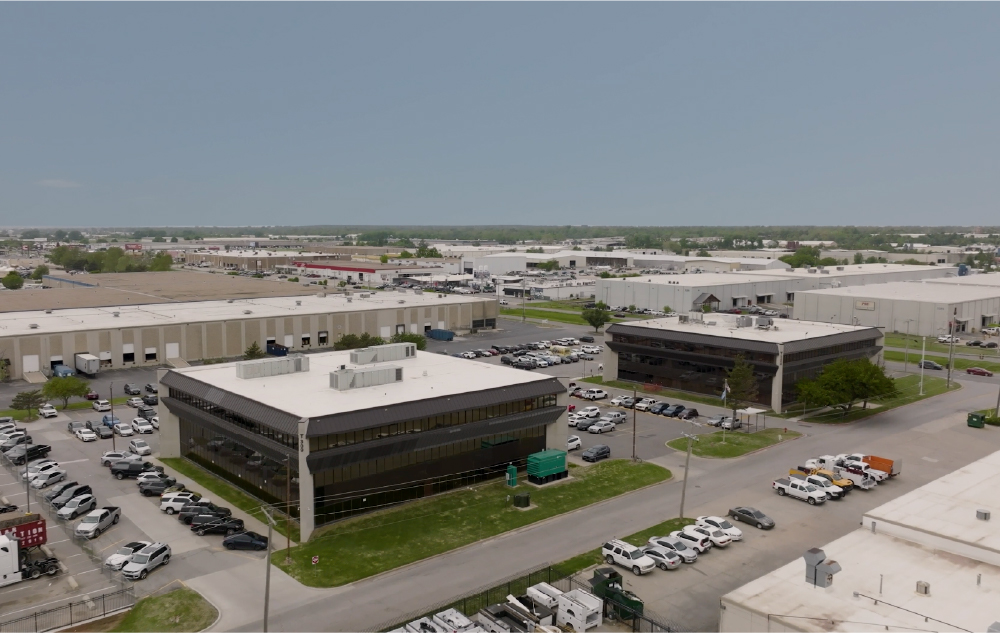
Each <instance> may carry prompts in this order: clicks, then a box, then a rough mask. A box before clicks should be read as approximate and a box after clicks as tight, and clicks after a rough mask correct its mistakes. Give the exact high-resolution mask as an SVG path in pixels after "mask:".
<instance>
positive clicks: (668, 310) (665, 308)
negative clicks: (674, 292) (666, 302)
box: [663, 306, 673, 314]
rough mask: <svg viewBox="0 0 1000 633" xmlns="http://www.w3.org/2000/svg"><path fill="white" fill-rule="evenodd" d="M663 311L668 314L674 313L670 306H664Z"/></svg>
mask: <svg viewBox="0 0 1000 633" xmlns="http://www.w3.org/2000/svg"><path fill="white" fill-rule="evenodd" d="M663 311H664V312H665V313H667V314H670V313H671V312H673V309H671V307H670V306H663Z"/></svg>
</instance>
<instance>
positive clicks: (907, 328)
mask: <svg viewBox="0 0 1000 633" xmlns="http://www.w3.org/2000/svg"><path fill="white" fill-rule="evenodd" d="M912 320H913V319H907V320H906V351H904V352H903V373H904V374H905V373H906V362H907V361H908V360H909V358H910V321H912Z"/></svg>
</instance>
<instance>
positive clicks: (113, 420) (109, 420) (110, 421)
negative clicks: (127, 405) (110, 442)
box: [101, 415, 121, 430]
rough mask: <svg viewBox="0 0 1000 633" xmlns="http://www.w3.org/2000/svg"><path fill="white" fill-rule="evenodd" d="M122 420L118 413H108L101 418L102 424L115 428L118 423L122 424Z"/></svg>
mask: <svg viewBox="0 0 1000 633" xmlns="http://www.w3.org/2000/svg"><path fill="white" fill-rule="evenodd" d="M120 423H121V420H119V419H118V416H116V415H106V416H104V417H102V418H101V424H103V425H104V426H106V427H108V428H109V429H112V430H114V428H115V425H116V424H120Z"/></svg>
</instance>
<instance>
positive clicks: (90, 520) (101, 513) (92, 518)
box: [73, 506, 122, 538]
mask: <svg viewBox="0 0 1000 633" xmlns="http://www.w3.org/2000/svg"><path fill="white" fill-rule="evenodd" d="M121 516H122V510H121V508H119V507H117V506H107V507H104V508H98V509H96V510H91V511H90V513H89V514H88V515H87V516H85V517H83V520H82V521H80V523H79V524H78V525H77V526H76V530H74V532H73V533H74V534H75V535H76V536H83V537H86V538H97V537H98V536H100V535H101V532H104V531H105V530H107V529H108V528H110V527H111V526H112V525H117V524H118V521H120V520H121Z"/></svg>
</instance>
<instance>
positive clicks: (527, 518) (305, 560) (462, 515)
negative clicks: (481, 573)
mask: <svg viewBox="0 0 1000 633" xmlns="http://www.w3.org/2000/svg"><path fill="white" fill-rule="evenodd" d="M572 476H573V480H570V481H566V482H563V483H558V484H555V485H552V486H550V487H547V488H541V489H538V488H535V487H534V486H530V485H528V484H524V483H522V484H520V485H518V487H517V488H516V489H515V490H511V489H510V488H508V487H507V486H506V485H505V484H504V482H503V481H494V482H490V483H486V484H482V485H478V486H473V487H470V488H467V489H462V490H456V491H453V492H450V493H447V494H442V495H437V496H434V497H429V498H426V499H422V500H419V501H413V502H410V503H406V504H403V505H400V506H398V507H394V508H390V509H387V510H385V511H381V512H376V513H372V514H367V515H363V516H359V517H355V518H352V519H348V520H345V521H341V522H339V523H336V524H334V525H332V526H330V527H329V528H326V529H325V530H323V531H321V532H319V533H317V534H316V535H314V536H313V537H312V539H310V540H309V542H308V543H304V544H302V545H299V546H297V547H293V548H292V552H291V554H292V562H291V564H290V565H286V564H285V563H284V558H285V557H284V555H282V554H280V553H279V554H278V555H276V556H273V557H272V560H274V561H275V564H277V565H278V566H279V567H281V568H282V569H284V570H285V571H286V572H288V573H289V574H290V575H291V576H292V577H293V578H295V579H296V580H298V581H299V582H301V583H303V584H305V585H308V586H310V587H336V586H340V585H344V584H347V583H350V582H354V581H356V580H360V579H362V578H367V577H369V576H373V575H375V574H378V573H381V572H385V571H389V570H391V569H395V568H397V567H400V566H402V565H406V564H407V563H412V562H415V561H419V560H422V559H424V558H427V557H429V556H434V555H435V554H441V553H443V552H447V551H450V550H453V549H455V548H457V547H461V546H463V545H468V544H470V543H475V542H477V541H481V540H483V539H486V538H490V537H492V536H496V535H498V534H502V533H504V532H507V531H510V530H513V529H516V528H519V527H522V526H525V525H529V524H531V523H535V522H537V521H541V520H542V519H547V518H549V517H553V516H556V515H559V514H563V513H565V512H569V511H571V510H576V509H577V508H582V507H584V506H587V505H590V504H592V503H597V502H598V501H602V500H604V499H609V498H611V497H615V496H618V495H620V494H623V493H625V492H628V491H630V490H635V489H637V488H642V487H643V486H648V485H650V484H655V483H659V482H661V481H665V480H667V479H668V478H669V477H670V471H668V470H666V469H665V468H661V467H660V466H656V465H655V464H650V463H638V464H635V463H632V462H631V461H628V460H610V461H605V462H601V463H599V464H595V465H593V466H591V467H589V468H575V469H573V471H572ZM514 491H516V492H530V493H531V503H532V505H533V506H537V507H533V508H532V509H530V510H519V509H516V508H514V507H513V506H512V505H511V504H510V503H508V501H507V497H508V495H511V496H513V492H514ZM313 556H318V557H319V563H318V564H316V565H313V564H312V561H311V558H312V557H313ZM345 561H349V562H348V563H345Z"/></svg>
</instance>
